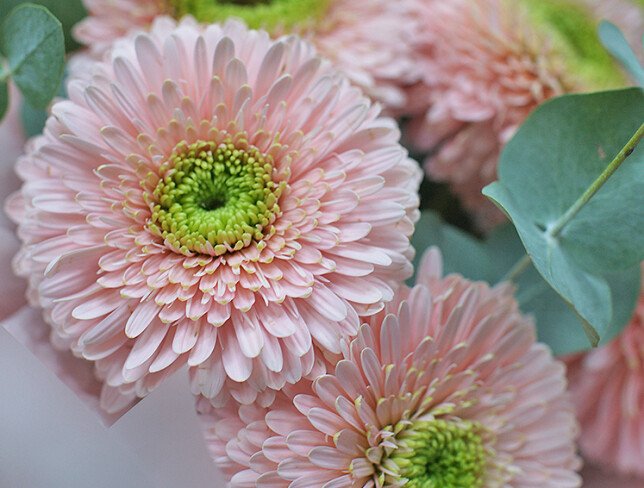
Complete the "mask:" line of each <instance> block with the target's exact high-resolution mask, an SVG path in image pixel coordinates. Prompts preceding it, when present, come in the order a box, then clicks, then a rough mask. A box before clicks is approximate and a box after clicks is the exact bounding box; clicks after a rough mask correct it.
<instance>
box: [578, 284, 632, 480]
mask: <svg viewBox="0 0 644 488" xmlns="http://www.w3.org/2000/svg"><path fill="white" fill-rule="evenodd" d="M568 368H569V372H568V378H569V380H570V389H571V393H572V396H573V399H574V401H575V406H576V408H577V414H578V418H579V422H580V423H581V437H580V440H579V444H580V446H581V450H582V453H583V454H584V456H585V457H587V458H588V459H589V460H591V461H593V462H594V463H596V464H599V465H602V466H604V467H607V468H610V469H613V470H616V471H618V472H620V473H623V474H633V475H637V476H640V477H642V478H644V290H643V291H642V292H641V293H640V298H639V303H638V305H637V309H636V311H635V315H634V316H633V318H632V320H631V322H630V323H629V325H628V326H627V327H626V329H624V331H623V332H622V333H621V335H620V336H619V337H617V338H616V339H614V340H613V341H612V342H611V343H609V344H607V345H606V346H603V347H601V348H599V349H596V350H593V351H590V352H588V353H586V354H578V355H575V356H574V357H571V358H569V359H568Z"/></svg>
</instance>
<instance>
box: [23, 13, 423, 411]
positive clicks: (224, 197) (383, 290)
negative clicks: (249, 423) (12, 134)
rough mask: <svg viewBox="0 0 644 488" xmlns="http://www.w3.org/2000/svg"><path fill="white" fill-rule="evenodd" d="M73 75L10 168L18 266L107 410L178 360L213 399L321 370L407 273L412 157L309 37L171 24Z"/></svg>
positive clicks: (143, 389)
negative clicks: (91, 364)
mask: <svg viewBox="0 0 644 488" xmlns="http://www.w3.org/2000/svg"><path fill="white" fill-rule="evenodd" d="M81 68H82V69H81ZM72 76H73V77H74V79H73V81H71V82H70V83H69V86H68V92H69V100H68V101H62V102H58V103H56V104H55V105H54V106H53V108H52V116H51V117H50V118H49V120H48V122H47V126H46V128H45V132H44V135H43V136H41V137H38V138H36V139H34V140H33V141H32V142H31V145H30V149H29V151H28V153H27V154H26V156H24V157H23V158H22V159H20V161H19V163H18V172H19V174H20V176H21V177H22V178H23V180H24V181H25V183H24V185H23V188H22V191H21V193H20V196H19V197H18V198H17V199H16V203H17V204H21V205H22V206H21V207H20V205H14V206H12V208H13V217H14V218H15V219H16V220H17V221H18V223H19V235H20V237H21V239H22V241H23V247H22V249H21V252H20V255H19V257H18V259H17V266H16V269H17V271H18V272H19V274H20V275H22V276H25V277H28V278H29V281H30V291H29V293H30V298H31V301H32V303H33V304H34V305H37V306H39V307H41V308H42V309H43V311H44V316H45V320H46V321H47V322H48V323H49V324H50V325H51V326H52V328H53V330H54V332H55V335H56V338H57V342H58V343H62V344H65V345H66V346H67V347H68V348H70V349H71V350H72V351H74V353H75V354H76V355H78V356H80V357H83V358H85V359H88V360H91V361H96V365H97V370H98V373H99V376H100V378H102V379H104V380H105V382H106V385H107V387H109V388H110V389H108V390H105V391H106V392H108V393H106V397H105V398H104V399H103V400H104V406H105V408H106V409H108V410H113V409H117V410H118V409H120V408H121V407H122V406H123V402H126V401H129V400H131V399H132V398H134V397H142V396H144V395H145V394H146V393H147V392H149V391H150V390H151V389H152V388H154V387H155V386H156V385H157V384H158V383H159V382H160V381H162V379H163V378H164V377H165V376H166V375H167V374H169V373H170V372H172V371H174V370H175V369H177V368H179V367H180V366H181V365H182V364H186V363H187V364H188V365H189V366H190V367H191V376H192V381H193V388H194V390H195V392H196V393H197V392H201V393H203V394H205V395H207V396H208V397H210V398H213V401H217V398H219V397H225V395H224V394H223V393H222V388H223V387H224V383H226V384H227V390H228V391H229V392H230V393H231V394H232V395H233V396H235V398H237V399H238V400H239V401H242V402H252V401H254V400H255V399H256V396H257V394H258V392H261V391H263V390H265V389H266V388H269V389H279V388H282V387H283V386H284V384H285V383H287V382H289V383H293V382H296V381H298V380H299V379H300V378H302V377H303V376H306V375H309V374H317V372H319V371H320V369H319V368H317V367H316V353H315V350H316V348H318V347H319V348H322V349H323V350H325V351H329V352H331V353H339V352H340V340H341V338H342V337H345V336H353V335H355V334H356V333H357V329H358V327H359V319H358V314H361V315H371V314H374V313H377V312H378V311H380V310H381V309H382V307H383V305H384V303H385V302H387V301H389V300H391V299H392V297H393V293H394V289H395V288H396V287H398V285H399V283H400V282H401V281H402V280H404V279H405V278H406V277H408V276H409V275H410V274H411V271H412V267H411V262H410V258H411V257H412V256H413V249H412V248H411V245H410V243H409V236H410V235H411V234H412V232H413V228H414V224H413V222H414V221H415V219H417V217H418V210H417V206H418V196H417V193H416V191H417V187H418V184H419V180H420V177H421V174H420V170H419V168H418V165H417V164H416V163H415V162H414V161H412V160H410V159H409V158H408V157H407V154H406V152H405V150H404V149H403V148H402V147H401V146H400V145H399V144H398V138H399V132H398V130H397V128H396V125H395V123H394V122H393V121H392V120H390V119H385V118H379V117H378V112H379V108H378V107H376V106H373V105H371V103H370V101H369V100H368V99H367V98H365V97H364V96H363V95H362V93H361V91H360V90H359V89H357V88H355V87H352V86H351V85H350V83H349V82H348V80H347V79H346V78H345V77H343V76H341V75H339V74H338V73H337V72H336V71H335V70H333V69H332V68H331V67H330V64H329V63H328V62H326V61H323V60H321V59H320V58H319V57H317V56H316V55H315V53H314V52H313V49H312V48H311V47H310V46H309V45H308V44H306V43H305V42H303V41H301V40H298V39H297V38H294V37H289V38H284V39H282V40H280V41H272V40H270V39H269V37H268V35H267V34H266V33H263V32H257V31H249V30H247V29H246V27H244V26H243V25H241V24H239V23H237V22H229V23H226V24H225V25H223V26H221V25H212V26H209V27H207V28H201V27H197V26H196V24H195V23H194V22H192V21H191V20H186V21H184V22H182V23H181V24H179V25H178V26H177V25H175V23H174V21H172V20H170V19H168V18H161V19H159V20H158V21H156V22H155V25H154V26H153V27H152V31H151V33H150V34H141V35H138V36H136V37H135V38H131V39H126V40H123V41H122V42H120V43H118V44H117V45H116V47H115V49H114V51H113V52H111V53H110V54H108V55H107V57H106V58H105V61H102V62H97V63H95V64H94V63H89V64H86V63H85V62H83V63H79V64H77V68H75V71H74V73H72ZM114 391H117V392H118V393H119V395H116V394H112V393H113V392H114ZM226 394H228V393H226ZM271 395H272V393H270V392H265V393H263V396H262V398H263V400H262V401H265V402H268V401H270V399H271Z"/></svg>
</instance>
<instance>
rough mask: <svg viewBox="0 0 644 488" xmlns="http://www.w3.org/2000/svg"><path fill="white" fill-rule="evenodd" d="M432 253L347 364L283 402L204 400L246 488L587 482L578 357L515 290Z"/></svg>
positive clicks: (225, 461) (351, 348) (214, 431)
mask: <svg viewBox="0 0 644 488" xmlns="http://www.w3.org/2000/svg"><path fill="white" fill-rule="evenodd" d="M440 275H441V264H440V257H439V256H438V255H437V253H436V251H435V250H432V251H430V252H429V254H428V255H427V257H426V258H425V260H424V264H423V265H422V266H421V269H420V274H419V276H420V277H421V279H420V285H417V286H416V287H415V288H413V289H412V290H408V289H405V290H401V291H400V293H399V294H398V295H397V299H396V300H394V302H392V303H390V304H389V305H387V308H386V310H385V311H384V312H382V313H381V314H379V315H378V316H375V317H372V318H371V319H370V320H369V321H368V323H366V324H364V325H363V326H362V328H361V329H360V333H359V334H358V337H357V338H356V339H355V340H353V341H352V342H351V343H350V344H349V345H347V346H346V347H345V348H344V350H343V354H342V360H340V361H339V362H338V363H337V366H336V367H335V372H334V373H333V374H326V375H323V376H321V377H320V378H318V379H317V380H315V381H314V382H313V383H311V382H310V381H302V382H300V383H299V384H297V385H295V386H289V387H288V388H286V389H284V390H283V391H282V392H280V393H278V394H277V396H276V399H275V402H274V403H273V405H272V406H271V407H270V408H264V407H262V406H261V405H239V404H238V403H237V402H234V401H230V402H229V403H228V404H227V405H226V406H225V407H224V408H219V409H213V408H212V407H211V406H210V404H209V402H208V401H207V400H204V399H201V400H199V401H198V409H199V410H200V411H201V414H202V415H201V418H202V419H203V421H204V428H205V436H206V440H207V442H208V446H209V449H210V451H211V455H212V456H213V458H214V460H215V462H216V463H217V465H218V466H219V467H220V468H221V469H222V471H223V472H224V474H225V475H226V477H227V478H228V479H230V480H231V483H230V486H233V487H253V486H257V487H290V488H296V487H297V488H302V487H311V488H313V487H316V488H320V487H324V488H331V487H337V488H339V487H355V488H362V487H384V486H388V487H400V486H407V487H421V486H441V487H448V486H449V487H483V486H485V487H515V488H519V487H536V486H539V487H542V488H546V487H574V486H579V485H580V479H579V477H578V476H577V474H576V473H575V469H577V468H578V467H579V461H578V459H577V458H576V456H575V446H574V437H575V434H576V430H577V428H576V423H575V420H574V413H573V409H572V405H571V404H570V402H569V399H568V396H567V394H566V392H565V388H566V379H565V373H564V367H563V365H562V364H561V363H559V362H557V361H555V360H554V359H553V358H552V355H551V353H550V352H549V350H548V349H547V348H546V347H544V346H543V345H540V344H537V343H535V331H534V327H533V325H532V323H531V322H530V320H528V319H526V318H524V317H523V316H521V315H520V313H519V311H518V307H517V304H516V302H515V300H514V299H513V297H512V290H511V288H510V287H509V286H506V285H501V286H499V287H496V288H490V287H488V286H487V285H486V284H484V283H472V282H469V281H467V280H465V279H463V278H462V277H460V276H456V275H450V276H447V277H446V278H441V276H440Z"/></svg>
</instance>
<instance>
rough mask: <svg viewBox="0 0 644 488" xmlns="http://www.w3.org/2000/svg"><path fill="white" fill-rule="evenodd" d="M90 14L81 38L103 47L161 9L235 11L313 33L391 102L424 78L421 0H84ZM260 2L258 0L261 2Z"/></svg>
mask: <svg viewBox="0 0 644 488" xmlns="http://www.w3.org/2000/svg"><path fill="white" fill-rule="evenodd" d="M84 3H85V6H86V7H87V10H88V12H89V16H88V17H87V19H85V20H84V21H82V22H81V23H80V24H79V25H78V26H77V27H76V29H75V31H74V34H75V36H76V37H77V38H78V39H79V41H81V42H83V43H84V44H87V45H88V46H90V47H91V48H92V50H93V51H94V52H101V51H102V50H104V49H105V48H106V47H108V46H109V45H110V44H111V43H112V42H113V40H114V39H115V38H117V37H119V36H122V35H125V34H127V33H128V32H130V31H131V30H132V29H147V28H148V27H149V26H150V25H151V23H152V20H153V19H154V17H155V16H157V15H163V14H165V15H172V16H175V17H176V18H178V17H180V16H181V15H183V14H191V15H193V16H195V17H196V18H197V19H198V20H200V21H204V22H215V21H222V20H225V19H226V17H228V16H230V15H232V16H235V17H240V18H242V19H244V20H245V21H246V22H247V23H249V25H250V26H251V27H262V28H265V29H267V30H269V31H270V32H271V33H272V34H273V35H279V34H282V33H288V32H294V33H297V34H300V35H302V36H303V37H305V38H307V39H308V40H310V41H311V42H312V43H313V44H314V45H315V46H316V48H317V49H318V51H319V52H320V54H321V55H323V56H325V57H327V58H329V59H331V60H332V61H333V62H334V64H335V65H336V67H337V68H338V69H340V70H341V71H343V72H344V74H345V75H347V76H348V77H349V78H350V79H351V81H352V82H354V83H355V84H357V85H359V86H361V87H362V88H363V90H365V91H366V92H367V93H368V94H369V95H370V96H372V97H374V98H376V99H378V100H379V101H381V102H383V103H384V104H385V106H386V107H388V108H391V109H395V110H401V109H403V108H404V106H405V104H406V97H405V93H404V91H403V90H402V86H403V85H404V84H406V83H409V82H413V81H417V80H418V79H419V78H420V76H419V71H418V69H417V65H416V63H414V61H413V48H412V40H413V39H414V37H415V36H416V34H417V32H418V28H419V22H418V16H417V15H415V14H416V12H417V8H418V4H419V0H397V1H395V2H392V1H391V0H270V1H258V2H252V1H245V2H229V1H222V0H206V1H203V0H197V1H192V0H190V1H185V0H117V1H113V0H84ZM255 4H256V5H255Z"/></svg>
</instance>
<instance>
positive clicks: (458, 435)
mask: <svg viewBox="0 0 644 488" xmlns="http://www.w3.org/2000/svg"><path fill="white" fill-rule="evenodd" d="M399 440H400V443H401V446H400V449H399V450H398V451H397V452H396V453H395V454H394V455H392V457H391V460H392V461H393V462H394V463H395V464H396V465H398V467H399V469H400V476H401V477H402V478H406V479H407V482H406V484H405V487H406V488H456V487H458V488H479V487H481V486H483V474H484V470H485V464H486V451H485V447H484V445H483V441H482V439H481V435H480V427H479V426H478V425H477V424H475V423H472V422H463V421H459V422H450V421H445V420H432V421H418V422H415V423H414V424H413V426H412V427H411V428H410V429H408V430H406V431H405V432H403V433H402V434H401V435H400V437H399Z"/></svg>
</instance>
